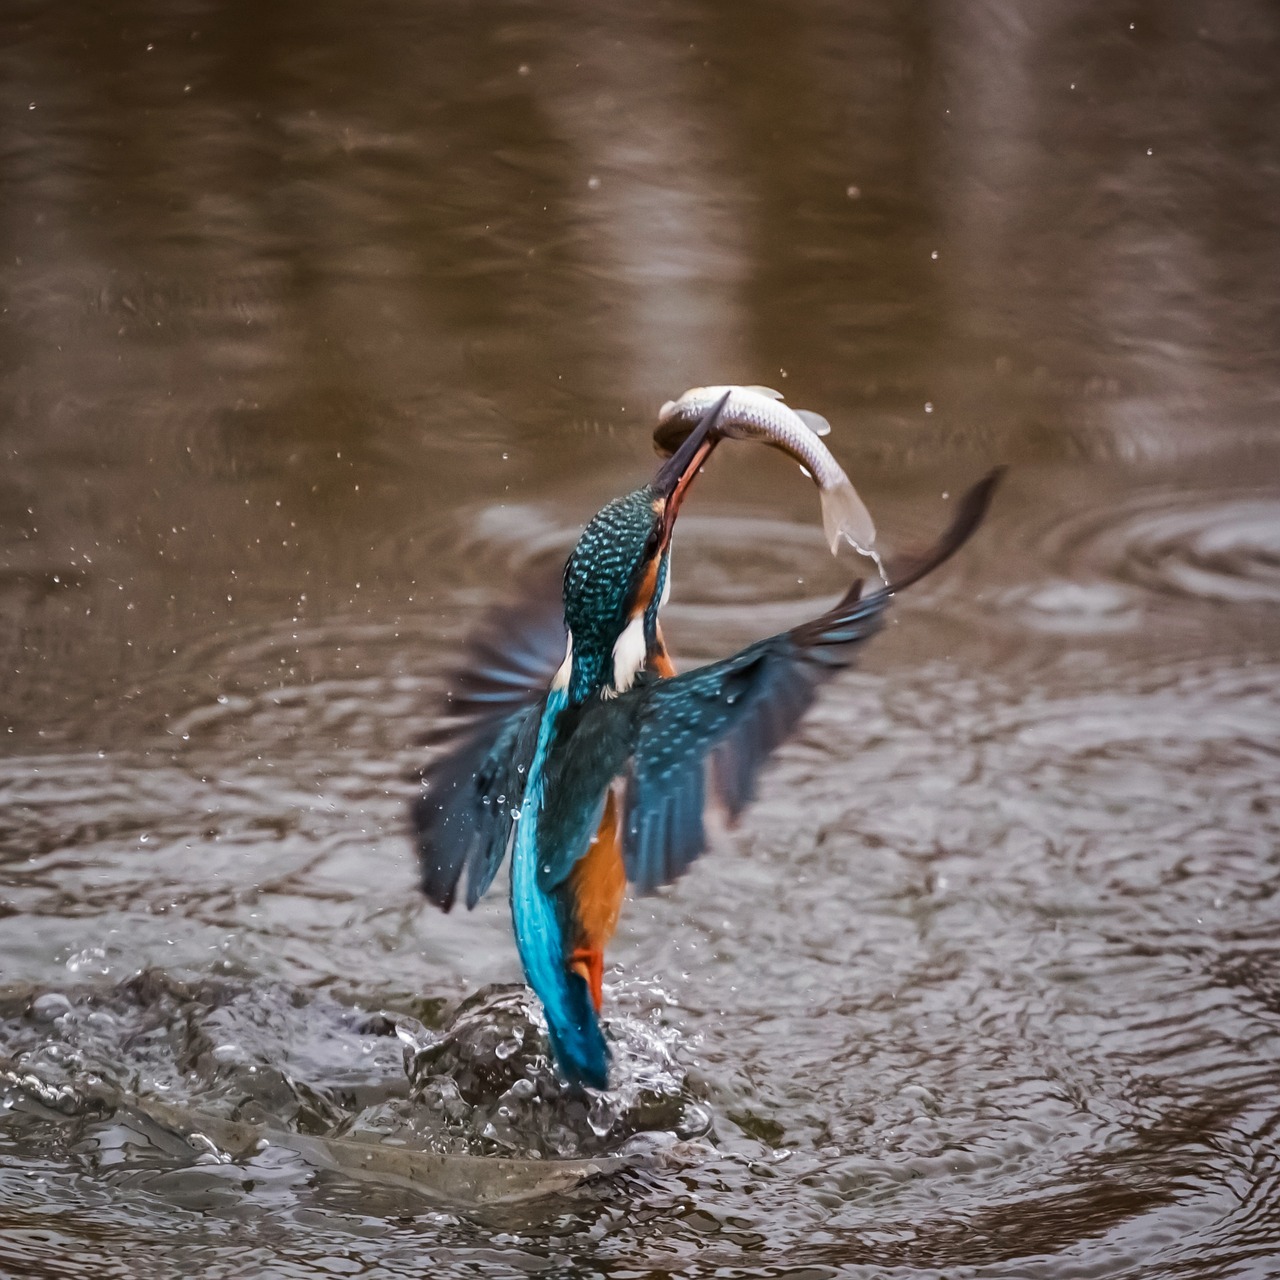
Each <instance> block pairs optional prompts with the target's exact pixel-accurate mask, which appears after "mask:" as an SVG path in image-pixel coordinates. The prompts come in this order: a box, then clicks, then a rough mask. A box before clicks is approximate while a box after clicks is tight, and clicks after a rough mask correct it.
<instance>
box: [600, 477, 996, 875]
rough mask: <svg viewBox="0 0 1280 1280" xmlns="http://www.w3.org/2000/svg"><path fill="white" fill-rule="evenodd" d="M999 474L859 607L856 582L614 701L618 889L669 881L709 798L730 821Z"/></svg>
mask: <svg viewBox="0 0 1280 1280" xmlns="http://www.w3.org/2000/svg"><path fill="white" fill-rule="evenodd" d="M1000 474H1001V473H1000V472H999V471H994V472H992V473H991V474H990V475H989V476H987V477H986V478H985V479H984V480H982V481H980V482H979V483H978V484H977V485H975V486H974V487H973V488H972V489H971V490H970V491H969V492H968V493H967V494H966V495H965V497H964V498H963V499H962V500H961V502H960V504H959V507H958V510H957V513H956V517H955V519H954V520H953V521H952V524H951V527H950V528H949V529H948V530H947V531H946V532H945V533H944V534H943V535H942V537H941V538H940V539H939V540H938V542H937V543H936V544H935V545H934V546H933V547H931V548H930V549H929V550H928V551H926V552H924V553H922V554H919V555H917V556H913V557H912V558H911V559H910V560H904V561H901V562H899V567H898V571H897V572H895V573H894V574H893V575H892V577H893V579H894V580H893V581H892V582H891V584H890V585H889V586H887V587H885V588H884V589H882V590H879V591H876V592H874V593H873V594H871V595H868V596H866V597H865V598H864V597H863V596H862V593H861V591H862V584H861V583H860V582H856V583H854V584H853V587H852V588H851V589H850V591H849V592H848V594H847V595H846V596H845V597H844V599H843V600H841V601H840V602H839V604H837V605H836V606H835V607H834V608H833V609H831V610H829V611H828V612H827V613H824V614H823V615H822V616H821V617H818V618H815V619H814V620H813V621H811V622H806V623H803V624H802V625H801V626H798V627H793V628H792V629H791V630H790V631H785V632H783V633H782V634H781V635H776V636H772V637H770V638H769V639H767V640H761V641H758V642H757V643H756V644H753V645H750V646H748V647H747V648H746V649H743V650H742V651H741V652H740V653H737V654H734V655H733V656H732V657H730V658H726V659H724V660H722V661H720V662H714V663H711V664H709V665H708V666H705V667H699V668H697V669H696V670H693V671H689V672H686V673H685V674H683V675H679V676H674V677H672V678H671V679H669V680H662V681H645V682H644V683H643V684H641V685H639V686H637V688H636V689H635V690H633V691H632V693H631V694H629V695H624V697H634V698H635V699H636V700H637V701H638V704H639V705H638V706H637V708H636V719H635V729H634V732H633V736H632V739H631V742H632V751H631V764H630V769H629V772H628V774H627V803H626V811H625V817H624V825H623V856H624V858H625V861H626V867H627V875H628V878H629V879H630V880H631V881H632V882H633V883H634V885H635V886H636V888H637V889H638V890H639V891H640V892H642V893H645V892H651V891H652V890H654V889H656V888H657V887H658V886H659V885H662V884H666V883H668V882H669V881H671V880H674V879H675V878H676V877H677V876H679V875H681V874H682V873H683V872H684V871H685V870H686V869H687V868H688V867H689V865H690V863H692V862H693V860H694V859H695V858H696V857H697V856H698V855H699V854H700V853H701V852H702V851H703V849H705V848H706V830H705V827H704V823H703V811H704V808H705V804H706V799H707V791H708V788H709V787H710V788H713V789H714V792H715V794H716V795H717V798H718V799H719V800H720V801H721V803H722V804H723V805H724V807H725V808H726V809H727V811H728V813H729V815H730V817H736V816H737V815H738V814H739V813H740V812H741V811H742V809H743V808H744V807H745V806H746V805H747V804H748V803H749V802H750V800H751V799H752V798H753V796H754V794H755V786H756V779H757V778H758V776H759V773H760V769H761V767H762V766H763V765H764V762H765V761H766V760H767V759H768V757H769V755H770V754H771V753H772V752H773V751H774V749H775V748H776V747H777V746H778V745H779V744H780V743H781V742H782V741H783V739H785V738H786V737H787V736H788V735H789V734H790V733H791V731H792V730H793V729H794V728H795V726H796V724H797V722H798V721H799V719H800V717H801V716H802V715H803V714H804V712H805V711H806V710H807V709H808V707H809V705H810V704H811V703H812V702H813V698H814V695H815V693H816V691H817V689H818V687H819V685H820V684H821V683H822V682H823V681H825V680H826V679H828V678H829V677H830V676H831V675H833V674H834V673H835V672H836V671H838V670H840V669H841V668H843V667H847V666H848V665H850V663H852V662H853V660H854V658H855V657H856V655H857V652H858V648H859V646H860V645H861V644H862V643H863V642H864V641H866V640H867V639H869V638H870V637H871V636H872V635H874V634H875V632H876V631H878V630H879V629H880V626H881V625H882V623H883V619H884V612H885V610H886V609H887V608H888V606H889V603H890V601H891V600H892V598H893V595H894V593H895V592H897V591H900V590H902V589H903V588H904V587H906V586H909V585H911V583H913V582H915V581H917V580H918V579H919V578H921V577H923V576H924V575H925V574H926V573H928V572H930V571H931V570H932V569H934V568H936V567H937V566H938V565H940V564H941V563H942V562H943V561H944V560H946V559H947V558H948V557H950V556H951V555H952V554H953V553H954V552H955V551H956V550H957V549H958V548H959V547H960V546H961V545H962V544H963V543H964V542H965V541H966V540H967V539H968V537H969V536H970V534H972V533H973V531H974V530H975V529H976V528H977V527H978V525H979V524H980V523H981V521H982V518H983V516H984V515H985V514H986V511H987V507H988V506H989V505H990V501H991V496H992V493H993V492H994V490H995V486H996V484H997V482H998V481H999V478H1000ZM619 701H622V700H621V699H619ZM621 710H622V708H616V709H615V711H614V714H615V715H617V714H618V712H619V711H621Z"/></svg>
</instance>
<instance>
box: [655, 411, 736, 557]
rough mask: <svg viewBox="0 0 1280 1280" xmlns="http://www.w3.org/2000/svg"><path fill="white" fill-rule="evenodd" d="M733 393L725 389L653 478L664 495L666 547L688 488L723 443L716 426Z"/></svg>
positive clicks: (664, 537)
mask: <svg viewBox="0 0 1280 1280" xmlns="http://www.w3.org/2000/svg"><path fill="white" fill-rule="evenodd" d="M732 394H733V393H732V392H731V391H726V392H725V393H724V395H722V396H721V397H720V399H719V400H717V401H716V402H715V404H713V405H712V406H711V408H710V409H708V410H707V411H706V413H704V414H703V415H702V417H701V418H700V419H699V420H698V425H697V426H696V427H694V429H693V430H692V431H691V432H690V433H689V435H688V437H687V438H686V439H685V441H684V443H683V444H681V446H680V447H679V448H678V449H677V450H676V451H675V453H673V454H672V455H671V457H669V458H668V459H667V460H666V462H664V463H663V464H662V466H661V467H660V468H659V470H658V474H657V475H656V476H654V478H653V488H654V489H655V491H656V492H657V494H658V496H659V497H660V498H662V499H663V508H662V517H661V519H662V533H661V539H662V542H661V545H662V546H663V547H665V546H666V545H667V543H668V542H669V541H670V539H671V530H672V527H673V526H674V525H675V522H676V515H677V514H678V513H679V511H680V504H681V503H682V502H683V501H684V495H685V492H686V491H687V490H688V488H689V486H690V484H692V483H693V477H694V476H696V475H697V474H698V470H699V468H700V467H701V466H702V464H703V463H704V462H706V460H707V458H708V457H710V455H711V450H712V449H714V448H715V447H716V445H717V444H719V443H720V436H719V434H718V432H717V431H716V427H717V426H719V424H720V418H721V416H722V415H723V413H724V407H725V405H726V404H728V402H729V397H730V396H731V395H732Z"/></svg>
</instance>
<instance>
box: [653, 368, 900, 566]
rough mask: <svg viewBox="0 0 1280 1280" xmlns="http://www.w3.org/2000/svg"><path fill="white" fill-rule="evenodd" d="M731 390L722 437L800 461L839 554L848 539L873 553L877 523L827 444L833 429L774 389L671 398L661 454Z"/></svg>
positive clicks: (661, 428) (663, 414) (656, 436)
mask: <svg viewBox="0 0 1280 1280" xmlns="http://www.w3.org/2000/svg"><path fill="white" fill-rule="evenodd" d="M726 392H728V393H729V399H728V400H727V401H726V403H725V406H724V410H723V412H722V414H721V418H720V424H719V426H718V428H717V431H718V434H720V435H721V436H723V437H726V438H729V439H735V440H759V441H760V442H761V443H763V444H768V445H772V446H773V447H774V448H776V449H781V450H782V451H783V452H784V453H786V454H788V455H789V456H790V457H792V458H794V459H795V460H796V461H797V462H798V463H799V464H800V465H801V466H802V467H803V468H804V469H805V470H806V471H807V472H808V473H809V474H810V475H811V476H812V477H813V481H814V483H815V484H816V485H817V486H818V490H819V492H820V494H821V497H822V523H823V527H824V529H825V531H826V535H827V541H828V543H829V544H830V546H831V551H832V554H833V555H834V554H835V552H836V550H837V548H838V547H839V545H840V542H841V540H844V541H846V542H848V543H850V544H851V545H852V546H854V547H855V548H856V549H857V550H859V551H862V552H864V553H870V551H871V548H872V546H873V544H874V542H875V538H876V527H875V522H874V521H873V520H872V518H871V513H870V512H869V511H868V510H867V508H866V506H865V504H864V503H863V501H862V499H861V498H860V497H859V496H858V494H857V491H856V490H855V489H854V487H853V485H852V484H851V483H850V481H849V477H848V476H847V475H846V474H845V472H844V468H843V467H841V466H840V464H839V463H838V462H837V461H836V460H835V458H834V457H833V456H832V453H831V450H830V449H828V448H827V446H826V445H825V444H824V443H823V441H822V438H821V437H822V436H824V435H826V434H827V432H829V431H830V430H831V427H830V425H829V424H828V423H827V420H826V419H825V418H823V417H822V416H821V415H819V414H816V413H811V412H809V411H808V410H804V409H792V408H791V407H790V406H789V405H786V404H784V403H783V402H782V395H781V393H780V392H778V391H774V390H773V389H772V388H770V387H755V386H714V387H694V388H693V389H692V390H689V391H686V392H685V393H684V395H682V396H681V397H680V398H679V399H678V400H668V401H667V403H666V404H664V405H663V406H662V408H661V410H660V411H659V413H658V425H657V427H656V428H655V429H654V433H653V440H654V444H655V445H656V447H657V448H658V450H659V452H661V453H666V454H670V453H674V452H675V450H676V449H678V448H679V447H680V443H681V442H682V441H683V440H684V439H685V438H686V437H687V436H688V435H689V433H690V431H692V430H693V428H694V426H695V425H696V424H697V423H698V422H699V420H700V419H701V418H702V416H703V414H705V413H706V412H707V410H708V409H710V408H711V406H712V405H714V404H715V403H716V401H717V400H719V399H720V398H721V397H722V396H723V395H724V394H725V393H726Z"/></svg>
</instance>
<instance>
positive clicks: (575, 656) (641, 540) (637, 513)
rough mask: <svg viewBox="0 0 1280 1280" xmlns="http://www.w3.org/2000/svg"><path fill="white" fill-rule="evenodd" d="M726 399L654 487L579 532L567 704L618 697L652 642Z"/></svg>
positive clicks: (568, 570)
mask: <svg viewBox="0 0 1280 1280" xmlns="http://www.w3.org/2000/svg"><path fill="white" fill-rule="evenodd" d="M728 398H729V397H728V396H727V395H725V396H724V397H723V398H722V399H721V400H719V401H718V402H717V403H716V404H715V405H713V406H712V407H711V409H710V410H708V412H707V413H706V415H705V416H704V417H703V418H702V420H701V421H700V422H699V423H698V425H697V426H696V427H695V428H694V429H693V431H692V433H691V434H690V435H689V438H688V439H687V440H686V441H685V442H684V443H683V444H682V445H681V446H680V448H679V449H678V450H676V452H675V453H674V454H672V455H671V457H670V458H668V459H667V461H666V462H665V463H664V464H663V465H662V467H661V469H660V470H659V471H658V474H657V475H656V476H655V477H654V478H653V481H652V483H650V484H647V485H645V487H644V488H643V489H637V490H636V491H635V492H634V493H628V494H626V495H625V496H624V497H621V498H615V499H614V500H613V501H612V502H610V503H609V504H608V506H606V507H604V508H603V509H602V510H601V511H600V512H598V513H597V514H596V516H595V517H594V518H593V519H592V521H591V523H590V524H588V525H587V527H586V529H584V530H583V533H582V536H581V537H580V538H579V539H578V545H577V546H576V547H574V549H573V554H572V555H570V557H569V562H568V564H566V565H565V570H564V620H565V626H566V627H567V628H568V631H569V652H568V655H567V656H566V658H565V664H564V666H563V667H562V668H561V670H560V674H559V675H558V676H557V681H563V682H564V683H566V684H567V686H568V690H569V699H570V701H571V702H581V701H582V700H583V699H585V698H588V697H590V696H591V695H592V694H595V693H605V694H606V695H608V694H612V693H622V692H624V691H625V690H627V689H629V688H630V687H631V685H632V683H633V682H634V680H635V678H636V675H637V673H638V672H639V671H640V670H641V669H642V668H643V667H644V665H645V660H646V657H647V655H648V654H649V653H650V652H651V651H652V649H653V647H654V644H655V642H656V636H657V624H658V610H659V608H660V607H661V606H662V604H663V602H664V600H665V599H666V595H667V593H668V591H669V590H670V569H669V565H670V552H671V531H672V529H673V528H674V527H675V520H676V515H677V513H678V512H679V510H680V504H681V502H682V501H683V500H684V495H685V493H686V492H687V491H688V488H689V485H690V484H691V483H692V481H693V478H694V476H695V475H697V473H698V469H699V468H700V467H701V466H702V464H703V463H704V462H705V461H706V459H707V456H708V455H709V454H710V452H711V450H712V449H714V448H715V446H716V443H717V440H718V438H719V437H718V436H717V434H716V432H715V427H716V424H717V423H718V422H719V420H720V415H721V413H722V411H723V409H724V405H725V401H726V400H728Z"/></svg>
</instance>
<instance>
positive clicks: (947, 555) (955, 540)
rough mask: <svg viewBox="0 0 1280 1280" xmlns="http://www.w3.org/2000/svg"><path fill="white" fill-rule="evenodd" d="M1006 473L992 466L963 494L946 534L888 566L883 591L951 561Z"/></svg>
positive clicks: (901, 586)
mask: <svg viewBox="0 0 1280 1280" xmlns="http://www.w3.org/2000/svg"><path fill="white" fill-rule="evenodd" d="M1007 470H1008V468H1007V467H1004V466H1000V467H993V468H992V469H991V470H990V471H988V472H987V474H986V475H985V476H983V477H982V479H981V480H979V481H978V483H977V484H975V485H973V486H972V488H970V489H969V490H968V492H967V493H965V495H964V497H962V498H961V499H960V502H959V505H958V506H957V509H956V514H955V516H954V517H953V518H952V521H951V523H950V524H949V525H948V526H947V529H946V532H944V533H943V535H942V536H941V537H940V538H939V539H938V540H937V542H935V543H934V544H933V546H931V547H929V548H928V549H927V550H926V551H923V552H917V553H915V554H908V555H905V556H902V557H899V558H898V559H897V560H896V561H895V562H894V563H893V565H891V566H890V573H889V585H888V586H887V587H886V588H885V590H886V591H888V592H890V593H893V592H897V591H902V590H903V589H904V588H906V587H909V586H911V585H912V583H915V582H919V581H920V579H921V578H923V577H924V576H925V575H926V574H929V573H932V572H933V571H934V570H935V569H936V568H937V567H938V566H939V565H941V564H944V563H945V562H946V561H948V560H950V559H951V557H952V556H953V555H955V553H956V552H957V551H959V550H960V548H961V547H962V546H964V544H965V543H966V542H968V541H969V539H970V538H971V537H972V536H973V533H974V531H975V530H976V529H977V528H978V526H979V525H980V524H981V523H982V521H983V519H984V517H985V516H986V514H987V511H988V509H989V508H990V506H991V499H992V498H993V497H994V496H995V491H996V489H997V488H998V487H999V485H1000V481H1001V480H1002V479H1003V478H1004V474H1005V472H1006V471H1007Z"/></svg>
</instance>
